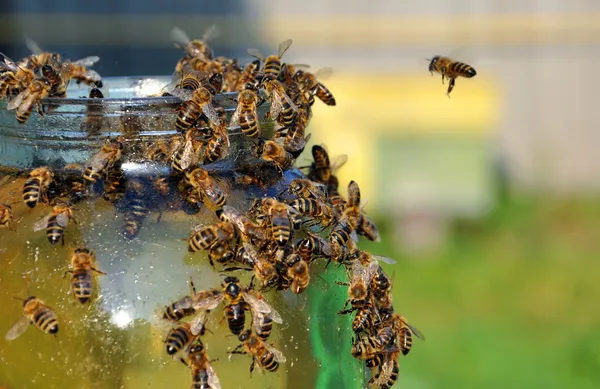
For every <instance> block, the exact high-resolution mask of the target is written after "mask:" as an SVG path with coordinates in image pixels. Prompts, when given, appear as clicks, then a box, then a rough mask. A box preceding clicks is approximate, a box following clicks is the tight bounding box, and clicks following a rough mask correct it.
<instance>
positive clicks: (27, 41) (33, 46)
mask: <svg viewBox="0 0 600 389" xmlns="http://www.w3.org/2000/svg"><path fill="white" fill-rule="evenodd" d="M25 46H27V48H28V49H29V51H31V53H32V54H41V53H43V52H44V50H42V49H41V47H40V46H38V44H37V43H35V42H34V41H33V40H31V39H29V38H27V37H25Z"/></svg>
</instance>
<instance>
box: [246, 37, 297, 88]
mask: <svg viewBox="0 0 600 389" xmlns="http://www.w3.org/2000/svg"><path fill="white" fill-rule="evenodd" d="M291 45H292V40H291V39H286V40H284V41H283V42H281V43H280V44H279V50H278V53H277V55H270V56H268V57H267V58H264V57H263V56H262V54H261V53H260V52H259V51H258V50H257V49H248V54H250V55H251V56H253V57H255V58H258V59H259V60H261V61H263V62H264V67H263V81H265V80H277V78H278V77H279V73H280V72H281V57H283V54H285V52H286V51H287V50H288V49H289V48H290V46H291Z"/></svg>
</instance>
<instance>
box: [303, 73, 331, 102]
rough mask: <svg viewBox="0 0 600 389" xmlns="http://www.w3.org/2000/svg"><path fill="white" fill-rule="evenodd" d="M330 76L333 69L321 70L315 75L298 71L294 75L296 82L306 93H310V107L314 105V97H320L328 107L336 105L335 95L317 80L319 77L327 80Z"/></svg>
mask: <svg viewBox="0 0 600 389" xmlns="http://www.w3.org/2000/svg"><path fill="white" fill-rule="evenodd" d="M329 74H331V68H323V69H320V70H318V71H317V72H315V73H314V74H313V73H310V72H308V71H304V70H298V71H296V73H295V74H294V79H295V81H296V82H297V83H298V84H300V85H301V88H302V90H303V91H304V92H305V93H308V94H309V95H310V96H311V101H309V104H310V105H312V102H313V101H314V96H316V97H318V98H319V99H320V100H321V101H322V102H324V103H325V104H327V105H331V106H333V105H335V98H334V97H333V94H332V93H331V92H330V91H329V89H327V87H326V86H325V85H323V84H322V83H320V82H319V81H318V80H317V77H319V78H326V77H327V76H328V75H329Z"/></svg>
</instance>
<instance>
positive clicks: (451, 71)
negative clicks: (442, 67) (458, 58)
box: [446, 62, 477, 78]
mask: <svg viewBox="0 0 600 389" xmlns="http://www.w3.org/2000/svg"><path fill="white" fill-rule="evenodd" d="M446 75H447V76H448V77H458V76H461V77H466V78H471V77H474V76H475V75H477V72H476V71H475V69H473V67H471V65H467V64H466V63H462V62H452V63H451V64H450V66H448V71H447V72H446Z"/></svg>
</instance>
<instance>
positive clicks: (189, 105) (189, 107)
mask: <svg viewBox="0 0 600 389" xmlns="http://www.w3.org/2000/svg"><path fill="white" fill-rule="evenodd" d="M173 95H175V96H177V97H179V98H180V99H181V100H183V103H182V104H181V107H180V108H179V113H178V114H177V121H176V123H175V127H176V128H177V129H178V130H179V131H182V132H184V131H187V130H189V129H190V128H192V127H193V126H194V125H195V124H196V122H197V121H198V119H200V116H201V115H202V114H204V115H206V117H207V118H208V120H210V121H211V122H213V123H215V124H218V123H219V115H218V114H217V111H216V110H215V107H214V106H213V105H212V100H213V93H212V92H211V91H210V90H209V89H207V88H206V87H204V86H202V87H200V88H198V89H196V90H194V91H190V90H185V89H175V90H173Z"/></svg>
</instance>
